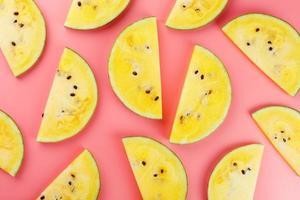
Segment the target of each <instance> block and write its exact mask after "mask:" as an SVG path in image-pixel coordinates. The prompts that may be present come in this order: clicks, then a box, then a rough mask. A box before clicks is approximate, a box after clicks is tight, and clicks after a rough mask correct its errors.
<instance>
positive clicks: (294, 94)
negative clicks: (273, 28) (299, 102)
mask: <svg viewBox="0 0 300 200" xmlns="http://www.w3.org/2000/svg"><path fill="white" fill-rule="evenodd" d="M253 14H254V15H265V16H267V17H272V18H274V19H276V20H279V21H281V22H283V23H284V24H286V25H288V26H289V27H290V28H291V29H292V30H294V31H295V32H296V33H297V34H298V36H299V39H300V32H298V30H297V29H296V28H295V27H294V26H293V25H292V24H290V23H289V22H287V21H286V20H283V19H281V18H278V17H276V16H274V15H270V14H266V13H246V14H243V15H240V16H237V17H235V18H233V19H232V20H230V21H229V22H228V23H227V24H225V25H224V26H223V27H222V32H223V33H224V35H225V36H226V37H227V38H228V39H229V40H230V41H231V42H232V43H233V44H234V46H235V47H236V48H238V49H239V51H240V52H242V54H243V55H244V56H245V57H246V58H247V59H248V60H249V61H250V62H251V63H252V64H254V65H255V66H256V67H257V68H258V69H259V70H260V71H261V72H262V73H263V74H264V75H265V76H267V77H268V79H270V80H271V81H272V82H273V83H275V84H276V85H277V86H279V88H280V89H281V90H282V91H284V92H285V93H288V92H287V91H286V90H285V89H283V88H282V87H281V86H280V85H279V84H277V83H276V82H275V81H274V80H272V79H271V78H270V77H269V76H268V75H266V74H265V72H263V71H262V70H261V69H260V68H259V67H258V66H257V65H256V64H255V63H254V62H253V61H252V60H251V59H250V58H249V57H248V56H247V55H246V54H245V53H244V52H243V51H242V50H241V49H240V48H239V47H238V45H236V44H235V43H234V41H233V40H232V39H231V38H230V37H229V36H228V35H227V34H226V31H225V30H226V28H227V27H228V26H229V25H230V24H231V23H232V22H234V21H235V20H236V19H238V18H240V17H244V16H248V15H253ZM298 92H300V87H299V88H298V90H297V91H295V93H288V94H289V95H291V96H296V95H297V94H298Z"/></svg>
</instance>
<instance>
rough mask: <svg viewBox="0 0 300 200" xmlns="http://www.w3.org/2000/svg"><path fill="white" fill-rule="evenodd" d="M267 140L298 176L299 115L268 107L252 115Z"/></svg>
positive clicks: (282, 108)
mask: <svg viewBox="0 0 300 200" xmlns="http://www.w3.org/2000/svg"><path fill="white" fill-rule="evenodd" d="M252 116H253V119H254V120H255V122H256V123H257V125H258V126H259V127H260V128H261V130H262V131H263V133H264V134H265V135H266V137H267V138H268V140H269V141H270V142H271V143H272V145H273V146H274V147H275V148H276V149H277V151H278V152H279V153H280V154H281V155H282V157H283V158H284V159H285V160H286V161H287V162H288V163H289V164H290V166H291V167H292V168H293V169H294V170H295V172H296V173H297V174H298V175H299V176H300V113H299V112H298V111H296V110H293V109H291V108H288V107H282V106H270V107H265V108H263V109H261V110H258V111H256V112H255V113H253V114H252Z"/></svg>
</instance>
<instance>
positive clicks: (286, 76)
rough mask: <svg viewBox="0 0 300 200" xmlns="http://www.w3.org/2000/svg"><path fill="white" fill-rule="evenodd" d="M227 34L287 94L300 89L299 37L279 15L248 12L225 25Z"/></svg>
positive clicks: (224, 28) (294, 93)
mask: <svg viewBox="0 0 300 200" xmlns="http://www.w3.org/2000/svg"><path fill="white" fill-rule="evenodd" d="M223 31H224V32H225V34H226V35H227V36H228V37H229V38H230V39H231V40H232V41H233V42H234V43H235V44H236V45H237V46H238V47H239V48H240V49H241V50H242V51H243V52H244V53H245V54H246V55H247V56H248V57H249V58H250V59H251V61H252V62H253V63H255V64H256V65H257V66H258V67H259V68H260V69H261V70H262V71H263V72H264V73H265V74H266V75H267V76H269V77H270V78H271V79H272V80H273V81H274V82H275V83H277V84H278V85H279V86H280V87H281V88H282V89H283V90H285V91H286V92H287V93H288V94H290V95H292V96H294V95H296V93H297V92H298V90H299V88H300V51H299V49H300V36H299V34H298V33H297V32H296V30H295V29H294V28H293V27H292V26H291V25H289V24H288V23H287V22H284V21H282V20H280V19H278V18H275V17H272V16H268V15H263V14H248V15H244V16H241V17H238V18H236V19H235V20H233V21H231V22H230V23H228V24H227V25H226V26H224V27H223Z"/></svg>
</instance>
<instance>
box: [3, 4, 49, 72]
mask: <svg viewBox="0 0 300 200" xmlns="http://www.w3.org/2000/svg"><path fill="white" fill-rule="evenodd" d="M0 24H1V29H0V48H1V50H2V52H3V54H4V56H5V58H6V60H7V62H8V64H9V66H10V68H11V70H12V72H13V74H14V75H15V76H19V75H21V74H22V73H24V72H25V71H27V70H28V69H29V68H31V67H32V66H33V65H34V64H35V62H36V61H37V60H38V58H39V57H40V55H41V53H42V51H43V48H44V44H45V38H46V29H45V22H44V18H43V16H42V14H41V12H40V10H39V8H38V7H37V5H36V4H35V2H34V1H33V0H1V1H0Z"/></svg>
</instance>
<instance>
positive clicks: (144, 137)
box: [122, 136, 189, 199]
mask: <svg viewBox="0 0 300 200" xmlns="http://www.w3.org/2000/svg"><path fill="white" fill-rule="evenodd" d="M130 138H143V139H148V140H151V141H153V142H156V143H158V144H159V145H161V146H163V147H164V148H166V149H167V150H169V151H170V152H171V153H172V154H173V155H174V156H175V158H177V160H178V161H179V162H180V164H181V166H182V169H183V172H184V174H185V177H186V193H185V199H187V195H188V188H189V187H188V186H189V181H188V176H187V173H186V170H185V168H184V165H183V162H182V161H181V160H180V158H179V157H178V156H177V154H176V153H175V152H174V151H173V150H172V149H170V148H169V147H167V146H166V145H164V144H163V143H161V142H159V141H158V140H155V139H153V138H151V137H146V136H127V137H124V138H123V139H122V141H123V144H124V141H125V140H126V139H130ZM128 160H129V159H128ZM130 167H131V166H130Z"/></svg>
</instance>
